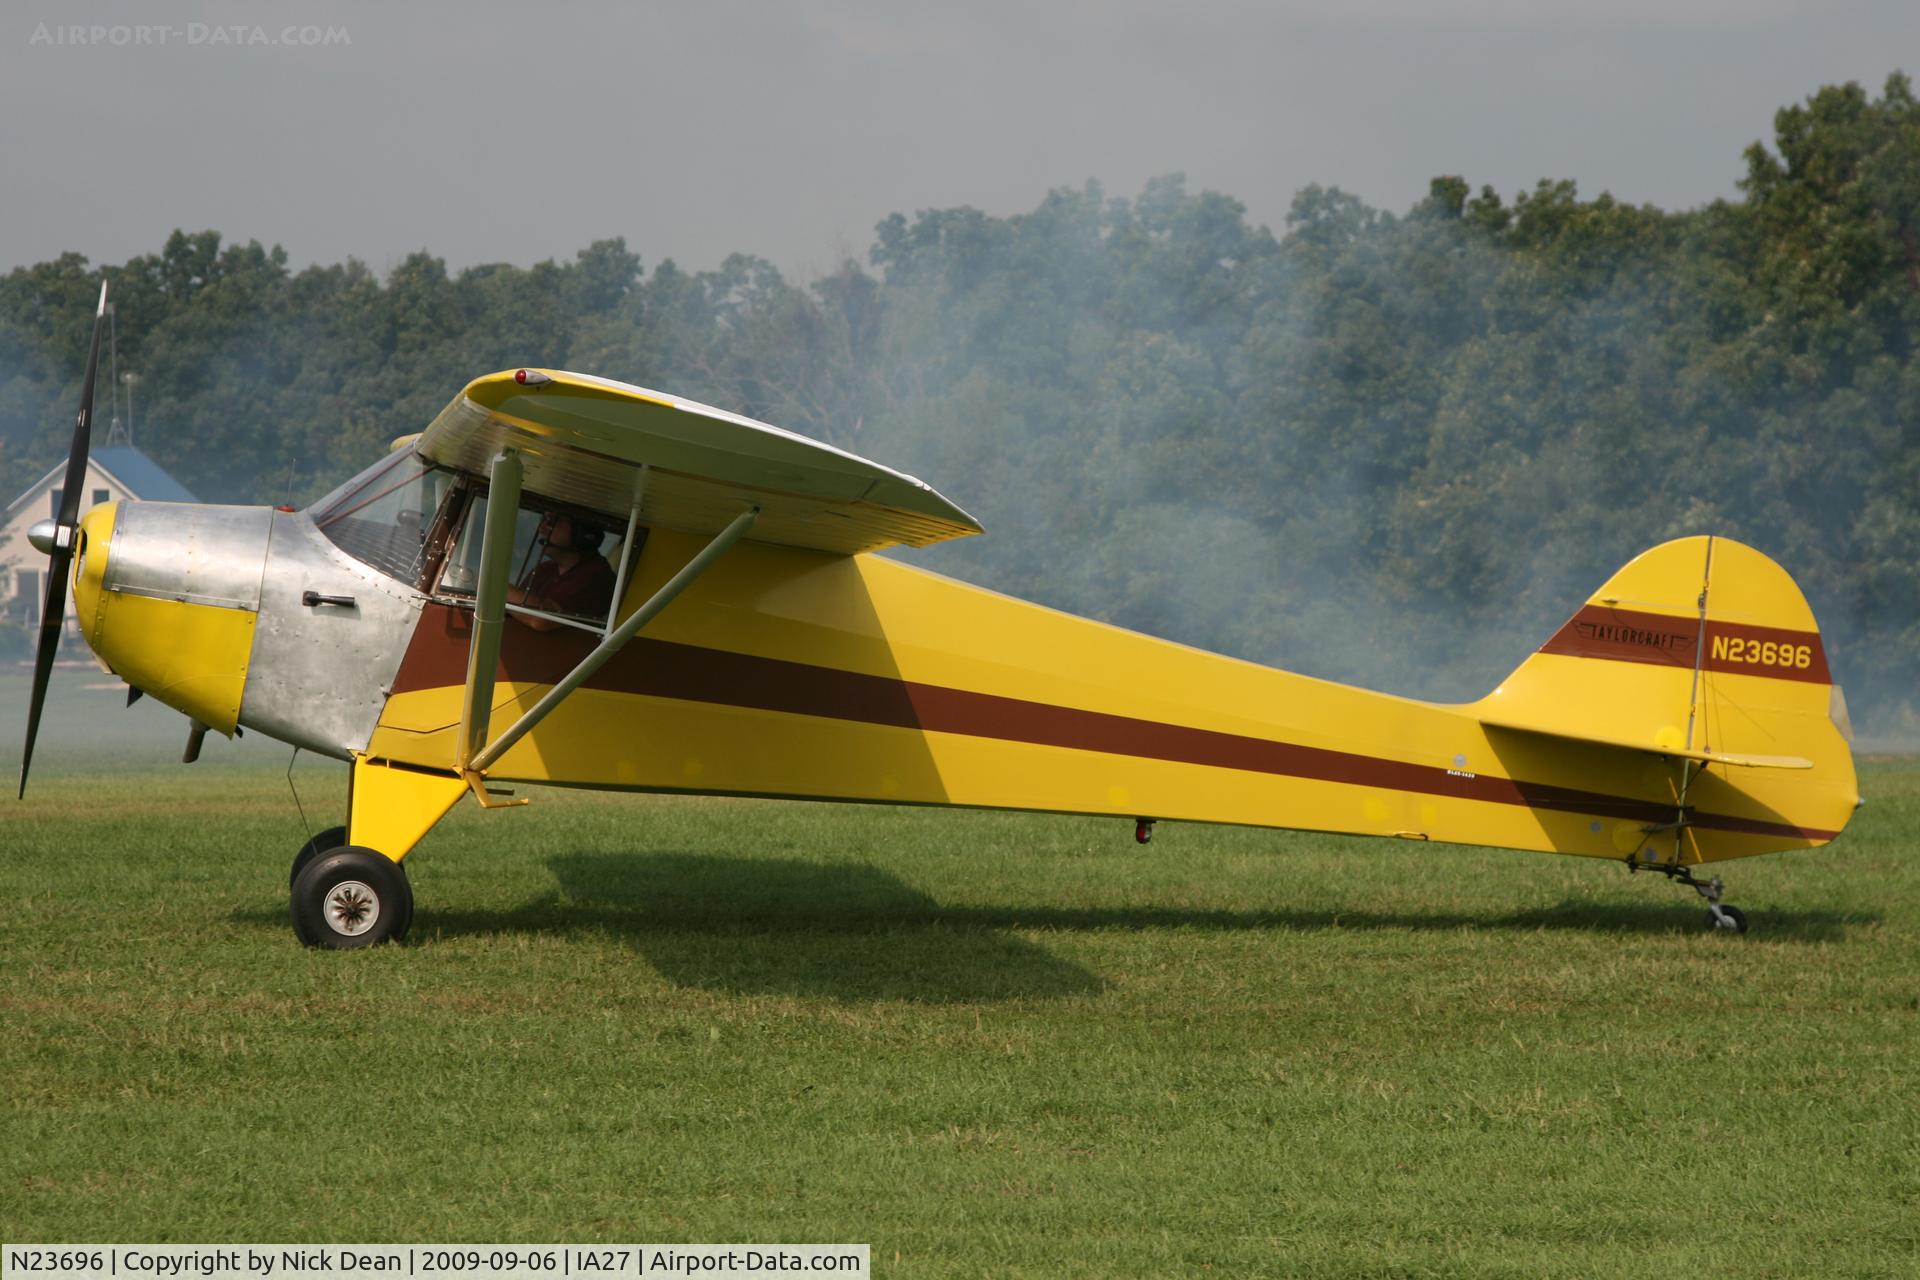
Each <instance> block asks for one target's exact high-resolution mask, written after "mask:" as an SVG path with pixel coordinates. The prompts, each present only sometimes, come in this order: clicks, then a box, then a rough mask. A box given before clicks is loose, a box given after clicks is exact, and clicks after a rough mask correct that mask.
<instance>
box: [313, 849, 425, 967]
mask: <svg viewBox="0 0 1920 1280" xmlns="http://www.w3.org/2000/svg"><path fill="white" fill-rule="evenodd" d="M292 899H293V900H292V915H293V931H294V932H295V933H296V934H298V935H299V936H300V941H302V942H304V943H306V944H307V945H308V946H310V947H325V948H327V949H329V950H334V951H346V950H351V949H353V948H355V947H371V946H377V945H378V944H380V943H382V942H398V941H400V940H401V939H402V938H404V937H406V936H407V927H408V926H409V925H411V924H412V923H413V889H412V887H411V886H410V885H408V884H407V873H406V872H405V871H403V870H401V869H400V864H399V863H397V862H395V861H394V860H393V859H391V858H389V857H387V856H386V855H385V854H381V853H375V852H374V851H373V850H372V849H362V848H360V847H359V846H357V845H346V846H344V847H342V848H339V849H335V850H334V851H332V852H331V853H320V854H316V855H315V856H314V858H313V859H312V860H311V861H310V862H308V863H307V865H306V866H304V867H302V868H301V869H300V874H299V875H297V876H295V877H294V879H293V895H292Z"/></svg>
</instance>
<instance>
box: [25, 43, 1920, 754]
mask: <svg viewBox="0 0 1920 1280" xmlns="http://www.w3.org/2000/svg"><path fill="white" fill-rule="evenodd" d="M1773 125H1774V127H1773V134H1772V138H1771V142H1770V144H1768V143H1763V142H1756V143H1754V144H1753V145H1752V146H1751V147H1750V148H1748V150H1747V152H1746V155H1745V157H1744V161H1745V175H1744V177H1742V178H1741V179H1740V183H1739V189H1740V196H1739V198H1737V199H1730V200H1718V201H1715V202H1713V203H1711V204H1708V205H1705V206H1703V207H1699V208H1694V209H1687V210H1680V211H1666V210H1661V209H1658V208H1654V207H1652V206H1647V205H1640V206H1635V205H1630V204H1626V203H1623V202H1620V201H1618V200H1615V199H1613V198H1612V197H1611V196H1609V195H1607V194H1605V193H1602V194H1600V195H1598V196H1596V197H1593V198H1590V199H1589V198H1583V197H1582V195H1581V194H1580V192H1579V190H1578V188H1577V187H1576V185H1575V184H1574V183H1573V182H1572V181H1565V180H1543V181H1541V182H1540V183H1538V184H1537V185H1536V186H1535V187H1533V188H1532V189H1531V190H1528V191H1523V192H1521V193H1519V194H1518V195H1517V196H1514V197H1513V198H1511V199H1505V198H1503V197H1502V196H1501V195H1500V194H1498V193H1496V192H1495V191H1493V190H1492V189H1490V188H1487V187H1481V188H1480V189H1479V190H1478V191H1477V192H1476V191H1474V190H1473V188H1472V187H1471V186H1470V184H1469V183H1468V182H1467V181H1465V180H1464V179H1462V178H1459V177H1453V176H1447V177H1439V178H1435V179H1433V181H1432V183H1431V185H1430V189H1429V193H1428V195H1427V196H1426V198H1425V199H1423V200H1421V201H1420V202H1419V203H1417V204H1415V205H1414V206H1413V207H1412V208H1410V209H1408V210H1406V211H1405V212H1404V213H1400V214H1395V213H1390V212H1386V211H1382V210H1378V209H1373V208H1370V207H1368V206H1367V205H1366V204H1364V203H1363V202H1361V201H1360V200H1358V199H1356V198H1355V197H1354V196H1352V195H1350V194H1348V193H1345V192H1342V191H1340V190H1338V189H1333V188H1322V187H1318V186H1313V187H1308V188H1306V189H1305V190H1303V191H1301V192H1300V193H1299V194H1298V196H1297V197H1296V198H1295V200H1294V202H1293V205H1292V208H1291V210H1290V212H1289V213H1288V215H1287V219H1286V222H1285V225H1284V227H1283V228H1281V229H1280V231H1279V232H1278V233H1275V232H1273V231H1270V230H1269V229H1267V228H1265V227H1262V226H1258V225H1254V224H1251V223H1249V222H1248V220H1247V217H1246V211H1245V209H1244V207H1243V206H1242V205H1241V204H1240V203H1239V202H1237V201H1235V200H1234V199H1232V198H1231V197H1229V196H1227V195H1224V194H1220V193H1216V192H1205V191H1203V192H1197V193H1196V192H1192V191H1189V190H1188V189H1187V188H1186V185H1185V184H1184V182H1183V181H1182V180H1181V179H1180V178H1179V177H1178V176H1172V177H1166V178H1161V179H1157V180H1154V181H1152V182H1149V183H1148V184H1147V185H1146V187H1145V188H1144V189H1143V190H1142V191H1140V192H1139V193H1138V194H1137V195H1134V196H1131V197H1118V196H1110V195H1108V194H1107V193H1106V192H1105V191H1103V190H1102V188H1101V187H1100V186H1099V185H1098V184H1096V183H1088V184H1087V185H1085V186H1083V187H1079V188H1065V189H1060V190H1056V191H1053V192H1051V193H1049V194H1048V195H1047V196H1046V198H1045V199H1044V200H1042V201H1041V202H1040V203H1039V205H1038V206H1037V207H1036V208H1034V209H1033V210H1031V211H1029V212H1025V213H1021V214H1018V215H1015V216H1010V217H994V216H989V215H987V214H985V213H983V212H981V211H979V210H976V209H971V208H955V209H942V210H931V211H925V212H920V213H918V214H916V215H914V216H912V217H907V216H904V215H902V214H897V213H896V214H894V215H892V216H890V217H887V218H886V219H884V220H883V221H881V222H880V223H879V224H878V226H877V228H876V231H875V238H874V242H873V245H872V248H871V251H870V254H869V256H868V261H867V262H866V263H864V264H861V263H856V262H852V261H849V262H846V263H843V264H842V265H841V266H840V267H839V268H838V269H837V270H835V271H833V272H831V273H829V274H827V275H825V276H823V277H821V278H819V279H815V280H812V281H809V282H795V281H792V280H789V279H788V278H786V277H785V276H784V275H783V274H782V273H781V272H780V271H779V270H777V269H776V268H775V267H774V266H773V265H771V264H770V263H768V262H766V261H764V260H762V259H758V258H755V257H751V256H748V255H743V254H737V255H734V256H732V257H729V258H728V259H726V261H725V262H723V263H722V264H721V265H720V266H719V267H718V268H716V269H714V270H710V271H699V272H689V271H685V270H682V269H681V268H679V267H678V266H676V265H675V264H674V263H673V262H672V261H663V262H660V263H658V264H657V265H653V266H651V268H650V269H649V268H648V267H647V266H646V265H645V264H643V262H642V261H641V258H640V256H639V255H638V254H637V253H635V252H633V251H632V250H630V249H629V247H628V246H627V244H626V243H625V241H624V240H619V239H615V240H604V241H597V242H595V243H593V244H591V245H589V246H588V247H587V248H585V249H583V250H581V251H579V252H578V253H577V254H576V255H575V257H574V259H573V260H572V261H569V262H556V261H547V262H541V263H537V264H535V265H533V266H531V267H519V266H513V265H507V264H493V265H485V266H475V267H469V268H466V269H464V270H461V271H458V272H449V271H448V269H447V267H446V264H445V262H444V261H443V260H441V259H439V258H436V257H434V256H433V255H432V254H431V253H428V252H425V251H422V252H419V253H415V254H413V255H411V256H409V257H407V258H406V259H405V260H404V261H402V262H401V263H400V264H399V265H398V266H397V267H395V268H394V269H393V270H392V271H391V272H389V273H387V274H386V276H385V277H384V278H382V277H381V276H380V275H378V274H376V273H375V272H373V271H371V270H369V269H368V268H367V267H366V266H365V265H364V264H362V263H360V262H358V261H354V260H349V261H348V262H346V263H344V264H338V265H330V266H313V267H308V268H306V269H304V270H299V271H294V270H292V269H290V267H289V266H288V260H287V255H286V254H285V253H284V252H283V251H282V250H281V249H279V248H277V247H275V248H271V249H269V248H263V247H262V246H261V245H260V244H258V243H257V242H247V243H244V244H239V243H226V242H224V241H223V239H222V237H221V236H220V235H219V234H217V233H215V232H212V231H203V232H199V233H191V234H190V233H185V232H179V231H176V232H174V233H173V234H172V235H171V236H170V237H169V238H168V239H167V241H166V244H165V246H164V247H163V248H162V249H161V250H160V251H159V252H158V253H155V254H150V255H146V256H142V257H137V258H134V259H132V260H131V261H128V262H126V263H123V264H119V265H111V266H106V267H104V268H102V267H99V266H96V265H94V264H91V263H89V262H88V260H87V259H86V258H84V257H82V256H81V255H79V254H77V253H70V254H66V255H64V256H62V257H60V258H58V259H55V260H53V261H50V262H42V263H38V264H35V265H33V266H29V267H21V268H18V269H16V270H13V271H12V272H10V273H8V274H7V275H6V276H5V277H4V278H0V492H5V493H8V494H11V493H15V492H18V491H19V490H20V489H21V488H23V487H25V486H26V485H27V484H28V483H30V482H31V481H32V480H34V479H36V478H38V476H39V475H40V474H42V473H43V472H44V471H45V470H46V469H47V468H48V467H50V466H51V465H53V463H54V462H55V461H57V460H58V458H59V457H60V456H61V455H62V453H63V452H64V448H65V440H66V435H67V433H68V431H69V430H70V423H71V414H72V410H73V404H74V403H75V401H76V400H77V397H78V388H79V380H80V370H81V366H82V364H83V362H84V359H85V346H86V342H87V336H88V326H89V318H90V313H91V307H92V302H93V299H94V295H95V292H96V290H97V287H98V280H99V277H100V274H101V272H102V270H104V272H105V274H106V275H107V277H108V278H110V279H111V280H112V282H113V296H114V299H115V305H116V317H115V322H116V328H117V341H118V358H119V362H120V366H121V368H122V369H123V370H124V369H132V370H137V371H138V374H139V378H140V381H139V382H138V383H137V386H136V390H135V395H136V397H137V402H136V404H135V406H134V410H135V414H136V421H135V425H136V436H137V443H138V444H139V445H140V447H141V448H143V449H144V450H146V451H147V452H148V453H150V454H151V455H152V456H153V457H154V458H155V459H156V460H157V461H159V462H160V463H161V464H162V465H164V466H165V467H167V468H168V469H169V470H170V471H172V472H173V473H174V474H175V475H176V476H178V477H179V478H180V479H181V480H182V482H184V483H185V484H187V485H188V486H189V487H190V488H193V489H194V490H196V491H197V492H198V493H199V494H200V496H201V497H202V498H204V499H207V500H213V501H231V502H267V501H273V502H277V501H281V500H284V499H287V498H289V497H291V498H292V500H293V501H295V502H300V501H304V500H310V499H312V498H314V497H315V496H317V495H319V494H320V493H322V492H324V491H325V490H326V489H328V488H329V487H330V486H332V485H333V484H335V483H337V482H338V481H339V480H340V479H342V478H344V477H345V476H346V475H348V474H350V473H351V472H353V471H354V470H357V469H358V468H359V467H361V466H363V465H365V464H366V462H368V461H369V460H370V459H372V458H373V457H375V456H377V455H378V454H379V453H380V452H381V451H382V450H384V448H385V447H386V444H387V442H388V441H389V440H391V439H392V438H393V437H395V436H398V435H402V434H405V433H407V432H411V431H416V430H418V429H419V428H420V427H421V426H422V425H424V424H425V423H426V422H427V421H428V420H429V419H430V418H431V417H432V416H433V414H434V413H435V412H437V411H438V410H439V409H440V407H441V406H442V405H444V404H445V403H446V401H447V400H448V399H449V398H451V397H452V396H453V395H454V394H455V393H456V392H457V391H458V390H459V388H460V387H461V386H462V385H463V384H464V383H465V382H466V381H467V380H468V379H469V378H471V377H473V376H475V375H477V374H479V373H482V372H487V371H491V370H494V369H499V368H510V367H515V366H520V365H544V366H552V367H564V368H572V369H578V370H582V371H588V372H594V373H600V374H604V375H607V376H610V377H615V378H620V379H624V380H627V381H632V382H638V383H640V384H642V385H648V386H655V387H659V388H661V389H664V390H669V391H672V392H674V393H676V394H680V395H684V396H689V397H691V398H694V399H699V400H705V401H708V402H710V403H713V404H716V405H720V406H722V407H724V408H728V409H732V410H735V411H738V412H741V413H745V414H748V415H751V416H753V417H757V418H761V419H764V420H767V421H770V422H773V423H776V424H778V425H781V426H784V427H787V428H790V429H793V430H797V431H801V432H805V433H807V434H810V435H813V436H815V437H818V438H820V439H823V440H827V441H830V442H832V443H834V444H837V445H840V446H842V447H845V448H848V449H852V450H854V451H856V452H859V453H862V454H865V455H867V456H869V457H873V458H875V459H876V460H878V461H881V462H885V463H887V464H888V465H891V466H894V467H897V468H900V469H902V470H906V471H910V472H912V473H914V474H916V475H919V476H920V477H921V478H923V479H925V480H927V481H928V482H929V483H931V484H933V485H934V486H935V487H936V488H939V489H940V490H941V491H942V492H944V493H946V494H947V495H948V496H949V497H952V498H954V499H955V500H956V501H958V502H960V503H961V505H963V506H965V507H967V508H968V509H969V510H971V511H972V512H973V513H974V514H975V515H977V516H979V517H980V518H981V520H982V521H983V523H984V524H985V525H986V527H987V530H988V535H987V536H986V537H984V538H976V539H968V540H964V541H962V542H959V543H955V544H952V545H950V546H944V547H940V548H934V549H930V550H928V551H926V552H922V553H914V554H912V555H911V556H910V557H909V558H911V559H913V560H915V561H917V562H919V563H922V564H926V565H928V566H929V567H932V568H935V569H938V570H941V571H943V572H951V573H953V574H955V575H956V576H960V577H963V578H967V579H969V580H972V581H976V582H980V583H982V584H983V585H988V586H992V587H995V588H997V589H1000V590H1004V591H1008V592H1011V593H1013V594H1017V595H1021V596H1024V597H1026V598H1029V599H1035V600H1039V601H1042V602H1044V603H1047V604H1052V605H1056V606H1058V607H1061V608H1065V609H1070V610H1072V611H1074V612H1077V613H1084V614H1089V615H1092V616H1096V617H1101V618H1106V619H1109V620H1111V621H1114V622H1117V623H1119V624H1121V625H1125V626H1130V627H1135V628H1138V629H1141V630H1145V631H1149V632H1153V633H1155V634H1159V635H1164V636H1168V637H1171V638H1174V639H1179V640H1183V641H1186V642H1189V643H1194V644H1199V645H1203V646H1206V647H1209V648H1214V649H1219V650H1224V651H1226V652H1230V653H1235V654H1239V655H1242V656H1245V657H1248V658H1252V659H1255V660H1258V661H1262V662H1271V663H1276V664H1279V665H1283V666H1286V667H1288V668H1290V669H1293V670H1299V671H1305V672H1308V673H1310V674H1315V675H1321V676H1326V677H1328V678H1334V679H1342V680H1351V681H1358V682H1360V683H1365V684H1371V685H1374V686H1376V687H1383V688H1389V689H1392V690H1394V691H1396V692H1405V693H1409V694H1413V695H1415V696H1423V697H1433V698H1464V697H1471V696H1477V695H1478V694H1479V693H1482V692H1484V691H1485V690H1486V689H1487V688H1488V687H1491V685H1492V684H1493V683H1494V682H1496V681H1497V680H1498V678H1499V677H1500V676H1501V675H1503V674H1504V673H1505V672H1506V671H1507V670H1509V669H1511V667H1512V666H1514V665H1515V664H1517V662H1518V661H1519V660H1520V658H1521V657H1522V656H1523V655H1524V654H1525V653H1526V652H1527V651H1529V650H1530V649H1531V648H1533V647H1534V646H1536V645H1537V644H1538V643H1539V642H1540V641H1541V640H1542V639H1544V637H1545V636H1546V635H1547V634H1548V633H1550V631H1551V630H1552V629H1553V627H1554V626H1555V625H1557V623H1558V622H1559V621H1561V620H1562V619H1563V618H1564V617H1565V616H1566V615H1567V614H1568V613H1569V612H1570V611H1571V610H1572V608H1573V606H1574V605H1575V604H1576V603H1577V602H1578V600H1580V599H1581V598H1583V597H1584V596H1585V594H1586V593H1588V592H1590V591H1591V590H1592V589H1593V588H1594V587H1595V586H1596V585H1598V583H1599V582H1600V581H1601V580H1602V579H1604V578H1605V577H1606V576H1607V575H1608V574H1609V573H1611V572H1612V571H1613V570H1614V569H1615V568H1617V567H1618V566H1619V565H1620V564H1621V563H1623V562H1624V561H1625V560H1627V559H1628V558H1630V557H1631V556H1633V555H1634V554H1636V553H1637V552H1639V551H1641V550H1643V549H1645V548H1646V547H1648V546H1650V545H1652V544H1654V543H1656V542H1659V541H1662V540H1664V539H1667V538H1671V537H1676V536H1680V535H1684V534H1690V533H1702V532H1713V533H1719V534H1725V535H1728V536H1731V537H1735V538H1738V539H1740V540H1742V541H1745V542H1748V543H1751V544H1753V545H1754V546H1757V547H1759V548H1760V549H1762V550H1763V551H1765V552H1767V553H1768V554H1770V555H1772V556H1774V557H1775V558H1776V559H1778V560H1779V561H1781V563H1782V564H1784V565H1785V566H1787V568H1788V570H1789V571H1790V572H1791V573H1793V574H1794V576H1795V577H1796V578H1797V579H1798V581H1799V582H1800V583H1801V585H1802V586H1803V587H1804V588H1805V589H1806V591H1807V593H1808V595H1809V597H1810V599H1811V601H1812V603H1813V605H1814V607H1815V609H1816V612H1817V613H1818V614H1819V616H1820V618H1821V620H1822V624H1823V628H1824V630H1825V633H1826V636H1827V640H1828V646H1829V649H1830V652H1831V653H1832V655H1833V659H1834V664H1835V667H1836V671H1837V673H1838V675H1839V676H1840V677H1841V678H1842V679H1843V680H1844V681H1845V682H1846V683H1847V685H1848V686H1849V692H1850V694H1851V696H1852V699H1853V702H1854V712H1855V717H1856V719H1857V720H1860V721H1862V722H1863V724H1864V725H1865V727H1867V728H1869V729H1874V730H1877V731H1879V732H1882V733H1894V732H1902V731H1904V732H1909V733H1911V732H1914V731H1916V729H1920V719H1916V716H1917V714H1920V713H1917V712H1916V696H1915V695H1916V691H1917V690H1920V364H1916V360H1915V348H1914V335H1915V332H1916V321H1917V320H1920V103H1917V102H1916V99H1915V97H1914V93H1913V90H1912V87H1911V84H1910V83H1909V81H1908V79H1907V78H1906V77H1905V76H1904V75H1900V74H1896V75H1894V76H1892V77H1890V78H1889V79H1888V81H1887V82H1886V84H1885V86H1884V88H1883V90H1882V91H1881V92H1880V94H1879V95H1878V96H1877V97H1876V96H1873V95H1872V94H1870V93H1869V92H1867V91H1866V90H1864V89H1862V88H1861V87H1860V86H1858V85H1855V84H1847V85H1841V86H1832V87H1827V88H1823V89H1821V90H1820V91H1819V92H1817V93H1815V94H1814V95H1813V96H1812V97H1810V98H1809V99H1808V100H1807V101H1805V102H1804V103H1801V104H1797V105H1793V106H1789V107H1787V108H1785V109H1783V110H1781V111H1780V112H1778V113H1777V115H1776V117H1775V119H1774V122H1773ZM117 407H118V408H119V410H120V411H121V412H122V413H124V404H121V405H119V406H117ZM108 416H109V415H108V414H107V413H106V412H104V411H103V412H101V413H100V414H99V415H98V417H99V421H100V422H101V423H102V424H104V423H105V422H106V421H107V420H108Z"/></svg>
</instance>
